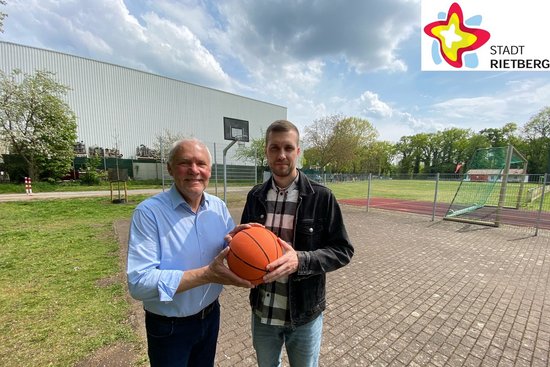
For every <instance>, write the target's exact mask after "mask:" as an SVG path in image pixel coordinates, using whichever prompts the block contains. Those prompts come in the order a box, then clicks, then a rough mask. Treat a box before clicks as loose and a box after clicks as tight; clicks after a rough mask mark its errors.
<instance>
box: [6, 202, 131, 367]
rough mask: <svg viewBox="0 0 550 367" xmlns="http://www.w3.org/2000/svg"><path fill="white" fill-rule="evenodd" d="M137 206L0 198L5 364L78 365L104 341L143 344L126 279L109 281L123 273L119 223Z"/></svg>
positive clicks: (106, 342) (107, 342) (103, 343)
mask: <svg viewBox="0 0 550 367" xmlns="http://www.w3.org/2000/svg"><path fill="white" fill-rule="evenodd" d="M134 207H135V202H134V203H131V204H124V205H114V204H111V203H110V201H109V200H106V199H105V198H93V199H76V200H44V201H28V202H15V203H0V234H1V235H0V289H2V292H1V293H0V365H2V366H72V365H74V363H75V362H77V361H79V360H81V359H82V358H84V357H85V356H87V355H89V354H90V353H91V352H92V351H94V350H96V349H98V348H100V347H101V346H104V345H107V344H110V343H113V342H115V341H121V340H123V341H127V342H131V343H135V342H137V338H136V336H135V334H134V333H133V331H132V329H131V327H130V325H129V324H128V323H126V322H125V321H126V319H127V316H128V311H129V305H128V302H127V301H126V299H125V294H126V291H125V284H124V283H122V282H120V281H118V280H117V281H108V280H109V279H110V278H113V277H115V276H116V275H117V274H119V272H120V268H119V245H118V243H117V240H116V238H115V236H114V231H113V221H114V220H116V219H119V218H129V217H130V215H131V212H132V210H133V208H134ZM105 280H107V281H105Z"/></svg>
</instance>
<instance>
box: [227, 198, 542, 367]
mask: <svg viewBox="0 0 550 367" xmlns="http://www.w3.org/2000/svg"><path fill="white" fill-rule="evenodd" d="M343 211H344V218H345V221H346V226H347V228H348V232H349V234H350V237H351V239H352V242H353V244H354V245H355V249H356V252H355V256H354V257H353V260H352V262H351V263H350V264H349V265H348V266H346V267H344V268H342V269H340V270H338V271H336V272H333V273H329V275H328V289H327V303H328V307H327V310H326V312H325V315H324V317H325V324H324V331H323V343H322V347H321V361H320V365H321V366H327V367H328V366H433V367H440V366H548V365H549V351H550V284H549V277H550V232H547V231H539V235H538V236H536V237H535V236H533V235H532V234H531V233H526V232H525V231H521V230H518V229H517V228H516V227H507V226H505V227H501V228H491V227H482V226H478V225H470V224H463V223H457V222H448V221H441V220H436V221H435V222H431V217H429V216H423V215H415V214H404V213H394V212H389V211H384V210H369V212H368V213H366V212H365V209H364V208H363V209H361V208H354V207H348V206H344V207H343ZM232 213H233V215H234V218H235V219H236V220H238V219H239V218H240V212H239V211H232ZM247 300H248V291H246V290H243V289H239V288H234V287H226V289H225V290H224V292H223V293H222V296H221V303H222V326H221V330H220V338H219V347H218V353H217V358H216V364H217V366H255V365H256V359H255V355H254V351H253V348H252V343H251V337H250V322H249V318H250V308H249V306H248V301H247ZM284 361H285V363H284V365H285V366H288V363H287V360H286V357H285V358H284Z"/></svg>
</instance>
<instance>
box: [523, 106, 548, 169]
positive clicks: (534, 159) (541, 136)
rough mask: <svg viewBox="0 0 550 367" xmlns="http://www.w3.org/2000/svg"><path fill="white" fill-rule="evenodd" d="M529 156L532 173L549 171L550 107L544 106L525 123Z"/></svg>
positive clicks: (524, 131) (524, 129) (524, 130)
mask: <svg viewBox="0 0 550 367" xmlns="http://www.w3.org/2000/svg"><path fill="white" fill-rule="evenodd" d="M523 133H524V134H525V137H526V139H527V144H526V148H527V157H528V167H529V172H530V173H535V172H536V173H544V172H548V171H549V169H548V166H549V164H548V163H549V162H548V159H549V157H548V155H549V152H550V107H544V108H543V109H541V110H540V111H539V112H538V113H537V114H536V115H535V116H533V117H531V119H530V120H529V121H528V122H527V123H526V124H525V126H524V127H523Z"/></svg>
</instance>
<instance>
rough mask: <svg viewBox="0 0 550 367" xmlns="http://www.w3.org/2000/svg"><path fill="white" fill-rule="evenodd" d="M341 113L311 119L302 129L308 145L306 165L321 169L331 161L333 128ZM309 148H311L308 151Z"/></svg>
mask: <svg viewBox="0 0 550 367" xmlns="http://www.w3.org/2000/svg"><path fill="white" fill-rule="evenodd" d="M341 119H342V116H341V115H332V116H326V117H323V118H320V119H317V120H315V121H313V123H312V124H311V125H309V126H306V128H305V130H304V132H305V133H304V140H305V142H306V143H307V146H308V149H307V150H308V155H307V156H306V157H307V160H308V165H309V166H310V167H318V168H321V169H322V170H323V171H324V169H325V167H326V166H327V165H328V164H330V163H331V162H332V161H333V148H334V139H333V134H334V129H335V128H336V125H337V123H338V121H340V120H341ZM309 149H312V150H311V151H309Z"/></svg>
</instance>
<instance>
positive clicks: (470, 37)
mask: <svg viewBox="0 0 550 367" xmlns="http://www.w3.org/2000/svg"><path fill="white" fill-rule="evenodd" d="M437 18H438V19H440V20H438V21H435V22H432V23H429V24H428V25H426V26H425V27H424V33H426V34H427V35H428V36H430V37H432V38H435V40H434V41H433V44H432V53H431V54H432V60H433V62H434V63H435V64H437V65H439V64H441V62H442V59H441V58H443V59H444V60H445V62H446V63H447V64H449V65H450V66H452V67H455V68H459V69H460V68H462V67H463V66H465V67H468V68H476V67H477V66H478V64H479V60H478V57H477V53H475V52H472V51H475V50H477V49H478V48H480V47H481V46H483V45H484V44H485V43H487V41H489V38H490V37H491V35H490V33H489V32H488V31H486V30H483V29H481V28H471V27H479V26H480V25H481V21H482V17H481V15H476V16H473V17H471V18H468V19H467V20H464V16H463V14H462V8H461V7H460V5H458V4H457V3H453V4H452V5H451V7H450V8H449V11H448V12H447V14H445V13H443V12H441V13H439V14H438V17H437Z"/></svg>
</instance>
